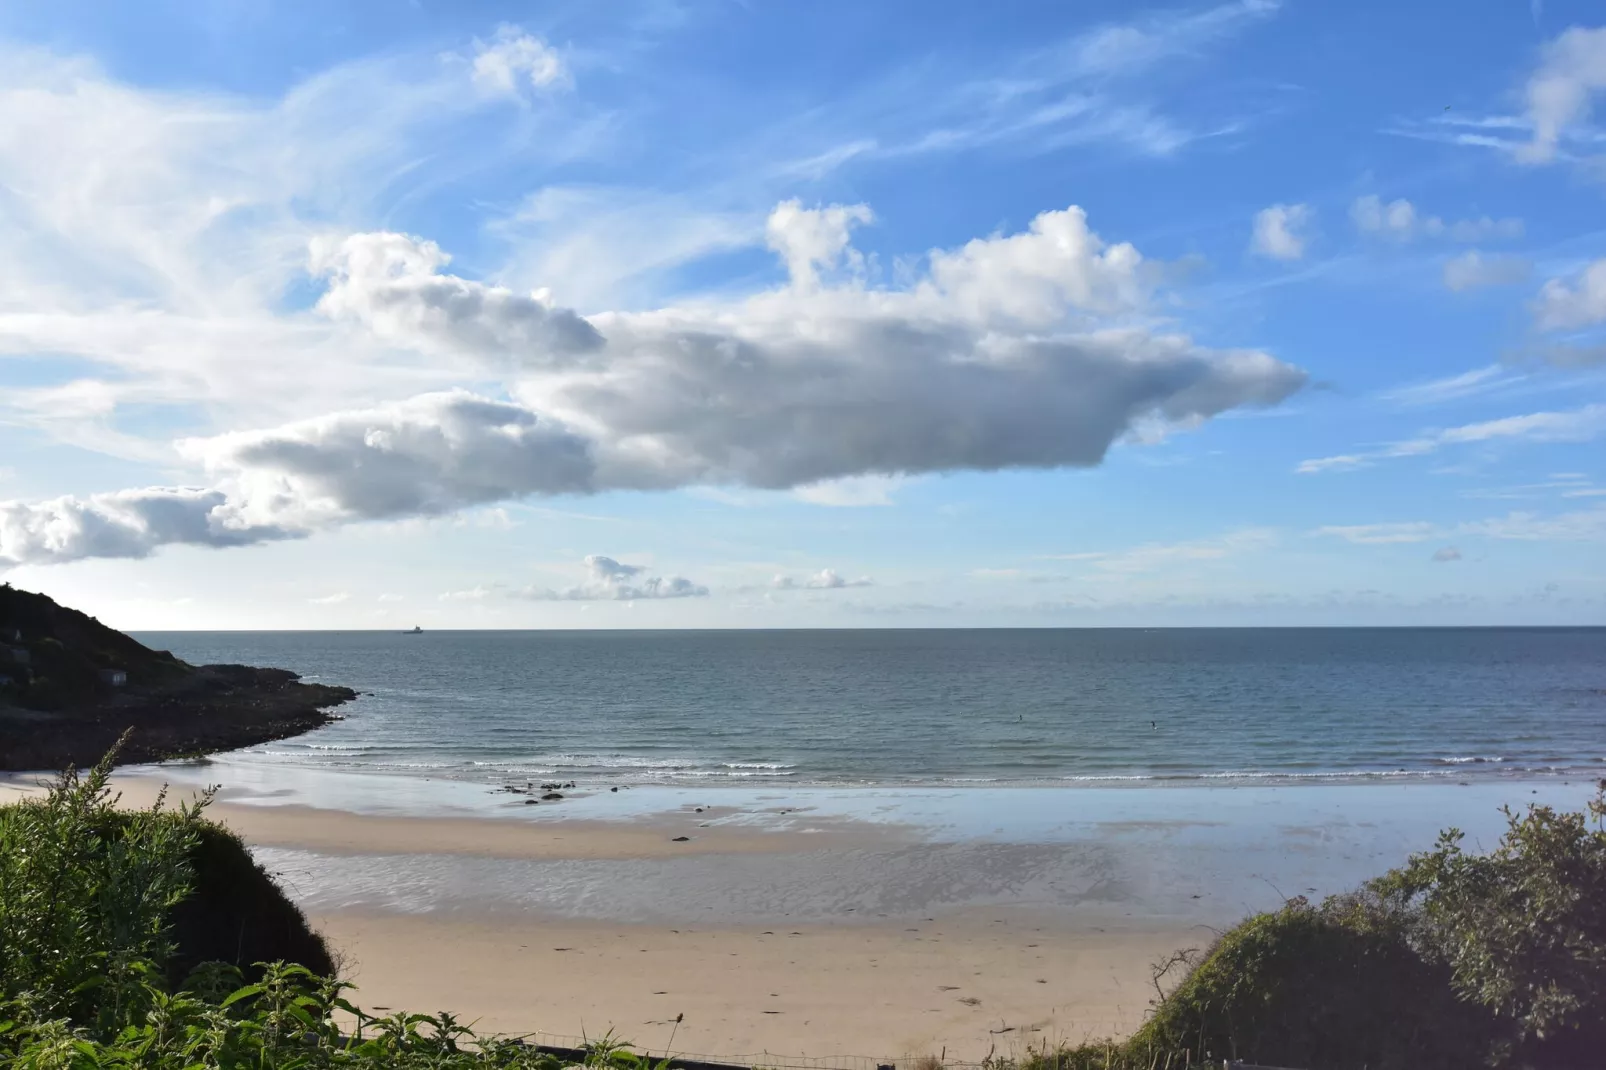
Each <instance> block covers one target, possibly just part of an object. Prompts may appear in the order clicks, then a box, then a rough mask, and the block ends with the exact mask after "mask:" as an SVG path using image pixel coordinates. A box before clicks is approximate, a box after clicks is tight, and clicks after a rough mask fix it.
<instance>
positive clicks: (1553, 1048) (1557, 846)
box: [1370, 781, 1606, 1067]
mask: <svg viewBox="0 0 1606 1070" xmlns="http://www.w3.org/2000/svg"><path fill="white" fill-rule="evenodd" d="M1505 813H1506V819H1507V826H1508V827H1507V830H1506V833H1505V835H1504V836H1503V837H1502V838H1501V840H1500V843H1499V845H1498V846H1497V847H1496V848H1495V849H1494V850H1493V851H1491V852H1489V853H1488V854H1486V855H1470V854H1467V853H1466V852H1465V851H1463V850H1462V849H1461V839H1462V836H1461V833H1460V832H1459V831H1458V830H1455V829H1451V830H1449V831H1448V832H1445V833H1444V834H1443V835H1442V836H1440V838H1439V843H1438V846H1437V847H1436V848H1435V849H1434V850H1432V851H1429V852H1426V853H1425V854H1420V855H1416V856H1414V857H1413V858H1412V859H1411V861H1410V862H1409V863H1408V864H1407V865H1406V866H1404V867H1403V868H1401V869H1398V870H1395V871H1393V872H1391V873H1389V874H1387V875H1385V876H1383V877H1381V878H1379V879H1377V880H1375V881H1373V882H1372V883H1371V885H1370V889H1371V891H1372V893H1373V894H1374V895H1376V896H1378V897H1379V898H1380V899H1382V900H1383V901H1386V902H1388V903H1390V904H1391V906H1392V909H1394V910H1395V911H1396V912H1397V913H1399V914H1400V915H1401V916H1403V917H1406V918H1407V919H1409V925H1410V937H1411V941H1412V943H1413V945H1414V946H1415V947H1416V949H1417V950H1418V951H1419V952H1420V953H1421V954H1422V956H1423V958H1424V959H1425V960H1427V961H1430V962H1433V963H1435V964H1439V965H1442V966H1443V967H1444V968H1445V969H1446V970H1447V971H1448V973H1449V976H1450V983H1451V984H1452V985H1453V986H1454V989H1455V991H1456V992H1457V993H1459V994H1460V995H1461V996H1462V997H1464V998H1465V999H1467V1000H1470V1001H1475V1002H1476V1003H1478V1004H1480V1005H1481V1006H1483V1007H1485V1008H1487V1009H1488V1011H1489V1012H1490V1013H1491V1014H1492V1015H1494V1016H1495V1019H1496V1021H1497V1022H1498V1024H1499V1027H1500V1032H1499V1035H1498V1037H1497V1041H1496V1045H1495V1048H1494V1051H1493V1053H1492V1054H1493V1057H1494V1058H1495V1059H1497V1060H1508V1061H1511V1062H1512V1063H1513V1064H1527V1065H1535V1066H1558V1067H1572V1066H1599V1065H1602V1063H1606V829H1603V828H1602V819H1603V818H1606V781H1603V782H1602V784H1601V791H1600V794H1599V795H1597V797H1596V798H1595V799H1594V800H1592V801H1591V802H1590V803H1589V806H1588V811H1587V813H1558V812H1557V811H1555V810H1554V809H1552V808H1551V807H1548V806H1530V807H1529V808H1528V809H1527V811H1526V812H1524V813H1523V814H1521V815H1518V814H1516V813H1514V812H1513V811H1511V810H1509V809H1507V810H1506V811H1505Z"/></svg>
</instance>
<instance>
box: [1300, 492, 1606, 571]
mask: <svg viewBox="0 0 1606 1070" xmlns="http://www.w3.org/2000/svg"><path fill="white" fill-rule="evenodd" d="M1310 534H1311V535H1313V536H1319V537H1327V538H1338V539H1343V540H1344V541H1346V542H1351V543H1357V544H1360V545H1371V546H1389V545H1397V544H1408V543H1421V542H1436V541H1439V540H1443V539H1450V538H1463V539H1465V538H1486V539H1497V540H1503V541H1515V542H1596V541H1601V540H1606V505H1602V506H1596V507H1593V508H1590V509H1579V510H1574V511H1570V512H1562V513H1550V514H1544V513H1535V512H1531V511H1520V512H1512V513H1507V514H1505V515H1504V516H1497V517H1488V518H1485V519H1482V520H1467V521H1461V522H1459V523H1432V522H1429V521H1425V520H1412V521H1400V522H1393V523H1380V524H1334V525H1328V526H1325V527H1320V528H1317V529H1315V530H1313V531H1312V532H1310ZM1443 553H1446V551H1445V550H1440V551H1439V553H1437V554H1435V555H1434V560H1438V561H1445V560H1457V561H1458V560H1460V559H1461V552H1460V551H1459V550H1457V549H1455V548H1453V547H1452V548H1450V550H1449V553H1451V554H1453V555H1454V556H1453V557H1440V556H1439V554H1443Z"/></svg>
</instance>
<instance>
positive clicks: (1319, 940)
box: [1129, 897, 1489, 1070]
mask: <svg viewBox="0 0 1606 1070" xmlns="http://www.w3.org/2000/svg"><path fill="white" fill-rule="evenodd" d="M1488 1018H1489V1015H1488V1014H1487V1012H1485V1011H1483V1009H1482V1008H1479V1007H1476V1006H1474V1005H1472V1004H1469V1003H1466V1002H1463V1001H1461V1000H1459V999H1457V998H1456V996H1455V994H1454V993H1453V992H1452V990H1451V988H1450V985H1449V971H1448V970H1446V969H1444V968H1442V967H1440V966H1438V965H1436V964H1433V963H1430V962H1427V961H1425V960H1423V959H1422V958H1421V957H1420V956H1419V955H1417V954H1416V952H1415V951H1414V950H1413V949H1412V948H1411V946H1410V944H1409V943H1408V942H1407V939H1406V934H1405V930H1404V925H1403V921H1402V919H1400V918H1399V917H1398V916H1397V915H1394V914H1392V913H1391V912H1389V911H1387V910H1380V909H1377V907H1376V905H1375V904H1374V903H1373V902H1370V901H1368V900H1366V899H1363V898H1360V897H1343V898H1337V899H1331V900H1328V901H1327V902H1326V903H1324V904H1322V905H1321V906H1313V905H1311V904H1310V903H1308V902H1306V901H1305V900H1304V899H1294V900H1291V901H1290V902H1288V903H1287V904H1285V905H1284V906H1283V908H1282V909H1281V910H1277V911H1273V912H1271V913H1266V914H1258V915H1256V916H1255V917H1252V918H1250V919H1249V920H1247V921H1245V922H1243V923H1242V924H1240V925H1238V926H1237V927H1235V928H1233V929H1231V930H1229V931H1228V932H1227V933H1225V934H1224V935H1223V936H1222V937H1221V939H1220V940H1219V941H1218V942H1217V943H1216V945H1215V947H1214V948H1212V949H1211V951H1210V953H1209V954H1208V955H1207V956H1206V957H1205V958H1204V959H1203V960H1201V961H1200V962H1199V963H1198V965H1197V966H1195V967H1194V968H1193V969H1192V970H1191V971H1190V972H1189V974H1188V976H1187V977H1186V978H1185V979H1184V980H1183V982H1182V983H1181V984H1180V985H1178V986H1177V988H1176V990H1175V991H1173V992H1172V993H1171V994H1170V995H1169V996H1168V997H1167V998H1166V999H1165V1000H1164V1001H1163V1002H1161V1003H1160V1005H1159V1006H1158V1007H1157V1008H1156V1009H1155V1012H1154V1014H1153V1016H1152V1017H1151V1019H1150V1020H1149V1022H1148V1023H1146V1024H1145V1025H1144V1026H1143V1028H1142V1029H1141V1030H1139V1032H1138V1033H1137V1034H1136V1035H1135V1036H1134V1038H1133V1039H1132V1041H1131V1042H1130V1044H1129V1047H1134V1048H1139V1049H1147V1050H1151V1051H1162V1052H1171V1051H1176V1052H1181V1051H1188V1052H1192V1053H1197V1054H1203V1055H1204V1056H1206V1057H1213V1058H1215V1059H1224V1058H1232V1059H1247V1060H1250V1061H1253V1062H1260V1063H1268V1064H1273V1065H1278V1066H1299V1067H1305V1068H1308V1070H1327V1068H1332V1070H1348V1068H1352V1067H1371V1068H1375V1070H1395V1068H1398V1070H1408V1068H1409V1070H1418V1068H1419V1070H1430V1068H1439V1067H1442V1068H1444V1070H1460V1068H1462V1067H1467V1066H1473V1065H1476V1064H1477V1063H1478V1062H1479V1061H1480V1057H1481V1055H1482V1053H1483V1051H1484V1050H1485V1049H1486V1047H1487V1043H1488V1036H1489V1024H1488Z"/></svg>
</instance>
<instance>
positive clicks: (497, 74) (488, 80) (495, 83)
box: [474, 24, 569, 96]
mask: <svg viewBox="0 0 1606 1070" xmlns="http://www.w3.org/2000/svg"><path fill="white" fill-rule="evenodd" d="M568 80H569V71H568V68H567V67H565V66H564V63H563V59H562V57H560V56H559V55H558V54H557V52H556V51H554V50H553V49H552V47H551V46H550V45H548V44H547V43H546V42H545V41H543V40H541V39H540V38H539V37H533V36H531V35H530V34H528V33H525V32H524V31H523V30H521V29H519V28H518V27H517V26H512V25H508V24H503V25H501V26H498V27H497V28H496V34H495V35H494V36H493V37H492V38H491V40H490V41H476V42H475V46H474V84H475V85H476V86H478V87H479V88H480V89H482V90H484V91H485V92H487V93H493V94H499V95H503V96H517V95H518V94H519V93H521V92H522V91H523V90H524V88H525V86H526V85H527V86H528V87H529V88H531V89H547V88H551V87H554V86H561V85H564V84H566V83H567V82H568Z"/></svg>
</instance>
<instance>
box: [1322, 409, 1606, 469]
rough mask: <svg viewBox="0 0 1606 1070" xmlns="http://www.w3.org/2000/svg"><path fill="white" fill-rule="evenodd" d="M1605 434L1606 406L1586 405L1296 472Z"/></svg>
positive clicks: (1454, 431)
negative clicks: (1461, 447)
mask: <svg viewBox="0 0 1606 1070" xmlns="http://www.w3.org/2000/svg"><path fill="white" fill-rule="evenodd" d="M1603 433H1606V405H1585V406H1583V407H1582V408H1578V409H1571V410H1566V411H1562V412H1533V413H1526V414H1524V415H1521V416H1506V417H1503V418H1501V419H1498V420H1484V421H1482V422H1480V423H1472V424H1463V425H1462V426H1460V427H1450V428H1445V429H1442V430H1437V431H1429V432H1426V433H1424V434H1421V435H1419V436H1417V437H1415V438H1409V439H1403V440H1401V441H1399V442H1393V443H1389V444H1387V445H1385V446H1381V447H1378V448H1376V449H1371V450H1365V451H1361V452H1356V453H1346V454H1337V455H1334V456H1330V457H1317V458H1313V459H1311V460H1307V461H1301V462H1300V463H1299V465H1298V466H1297V467H1296V468H1295V471H1296V472H1299V473H1301V474H1305V475H1312V474H1316V473H1319V472H1335V471H1345V470H1349V469H1355V468H1365V467H1368V466H1370V465H1372V464H1376V463H1377V462H1378V461H1382V460H1388V459H1392V458H1399V457H1420V456H1423V455H1425V454H1430V453H1436V452H1438V451H1439V450H1440V449H1443V448H1444V447H1446V446H1455V445H1465V444H1468V443H1478V442H1494V441H1502V440H1504V441H1528V442H1588V441H1591V440H1592V439H1595V438H1597V437H1599V436H1600V435H1601V434H1603Z"/></svg>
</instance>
